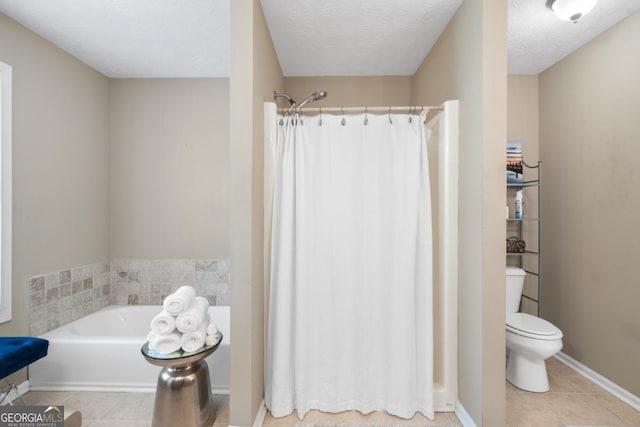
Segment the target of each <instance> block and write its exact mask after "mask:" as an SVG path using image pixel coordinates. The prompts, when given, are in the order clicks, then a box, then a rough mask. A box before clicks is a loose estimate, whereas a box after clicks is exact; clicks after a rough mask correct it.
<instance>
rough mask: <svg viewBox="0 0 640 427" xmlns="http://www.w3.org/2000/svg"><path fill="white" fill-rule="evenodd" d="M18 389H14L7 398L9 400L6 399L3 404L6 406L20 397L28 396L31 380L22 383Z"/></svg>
mask: <svg viewBox="0 0 640 427" xmlns="http://www.w3.org/2000/svg"><path fill="white" fill-rule="evenodd" d="M16 388H17V390H15V389H14V390H11V391H10V392H9V395H8V396H7V399H5V401H4V403H3V404H5V405H6V404H8V402H13V401H14V400H16V399H17V398H18V397H20V396H22V395H23V394H26V393H27V392H28V391H29V380H26V381H23V382H21V383H20V384H18V385H17V386H16Z"/></svg>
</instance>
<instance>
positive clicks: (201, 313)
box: [176, 297, 209, 333]
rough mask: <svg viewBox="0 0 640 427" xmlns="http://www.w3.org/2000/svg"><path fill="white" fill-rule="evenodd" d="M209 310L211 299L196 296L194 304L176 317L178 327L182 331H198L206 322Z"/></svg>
mask: <svg viewBox="0 0 640 427" xmlns="http://www.w3.org/2000/svg"><path fill="white" fill-rule="evenodd" d="M208 310H209V301H207V299H206V298H204V297H196V298H195V300H194V302H193V305H192V306H191V307H190V308H189V309H188V310H187V311H185V312H184V313H182V314H181V315H179V316H178V317H177V318H176V328H177V329H178V330H179V331H180V332H182V333H188V332H194V331H196V330H197V329H198V328H199V326H200V324H202V323H203V322H204V320H205V316H206V315H207V311H208ZM205 329H206V325H205Z"/></svg>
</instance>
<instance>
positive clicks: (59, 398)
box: [23, 391, 229, 427]
mask: <svg viewBox="0 0 640 427" xmlns="http://www.w3.org/2000/svg"><path fill="white" fill-rule="evenodd" d="M154 396H155V394H154V393H114V392H79V391H75V392H49V391H31V392H29V393H27V394H25V395H24V396H23V399H24V401H25V403H26V404H28V405H50V404H56V405H64V412H65V414H70V413H71V412H73V411H74V410H78V411H80V412H81V413H82V427H150V426H151V418H152V415H153V399H154ZM213 405H214V409H215V411H216V421H215V424H214V425H213V427H227V426H228V425H229V396H223V395H214V396H213ZM176 427H177V426H176Z"/></svg>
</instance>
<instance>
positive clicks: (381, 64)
mask: <svg viewBox="0 0 640 427" xmlns="http://www.w3.org/2000/svg"><path fill="white" fill-rule="evenodd" d="M230 1H233V0H0V12H3V13H5V14H6V15H8V16H10V17H11V18H13V19H15V20H16V21H18V22H20V23H21V24H23V25H24V26H26V27H27V28H29V29H31V30H32V31H34V32H36V33H38V34H40V35H41V36H43V37H44V38H46V39H48V40H50V41H51V42H52V43H54V44H55V45H57V46H58V47H60V48H61V49H63V50H65V51H67V52H69V53H70V54H71V55H73V56H75V57H77V58H78V59H80V60H81V61H83V62H85V63H87V64H89V65H90V66H92V67H93V68H95V69H96V70H98V71H100V72H101V73H103V74H104V75H106V76H108V77H140V78H142V77H146V78H150V77H228V76H229V4H230V3H229V2H230ZM467 1H476V0H467ZM461 3H462V0H401V1H391V0H315V1H312V0H262V5H263V8H264V12H265V17H266V19H267V24H268V26H269V30H270V32H271V35H272V38H273V41H274V45H275V47H276V51H277V54H278V59H279V61H280V65H281V66H282V69H283V72H284V74H285V75H287V76H348V75H411V74H413V73H414V72H415V71H416V69H417V68H418V66H419V65H420V63H421V62H422V60H423V59H424V57H425V56H426V54H427V53H428V52H429V50H430V49H431V48H432V47H433V44H434V43H435V42H436V40H437V38H438V37H439V35H440V33H441V32H442V30H443V29H444V28H445V27H446V25H447V23H448V22H449V20H450V19H451V17H452V16H453V15H454V14H455V11H456V10H457V8H458V7H459V6H460V4H461ZM545 3H546V0H509V73H511V74H537V73H539V72H541V71H543V70H545V69H546V68H548V67H550V66H551V65H553V64H554V63H556V62H557V61H559V60H561V59H562V58H564V57H565V56H566V55H568V54H569V53H571V52H573V51H574V50H575V49H577V48H579V47H580V46H582V45H583V44H585V43H587V42H588V41H590V40H592V39H593V38H594V37H596V36H597V35H598V34H600V33H602V32H603V31H605V30H607V29H608V28H610V27H612V26H613V25H615V24H616V23H617V22H619V21H620V20H622V19H623V18H625V17H627V16H629V15H631V14H632V13H634V12H636V11H639V10H640V0H599V2H598V4H597V5H596V7H595V8H594V9H593V11H592V12H591V13H589V14H588V15H586V16H585V17H584V18H582V19H581V20H580V22H578V23H577V24H572V23H570V22H565V21H560V20H558V19H557V18H556V17H555V15H554V14H553V13H552V12H551V11H550V10H549V9H547V8H546V7H545ZM634 54H635V52H634Z"/></svg>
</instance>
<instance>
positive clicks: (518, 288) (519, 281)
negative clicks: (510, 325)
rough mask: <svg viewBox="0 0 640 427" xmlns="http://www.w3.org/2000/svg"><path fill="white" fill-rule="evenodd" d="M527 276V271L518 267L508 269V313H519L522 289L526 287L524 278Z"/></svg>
mask: <svg viewBox="0 0 640 427" xmlns="http://www.w3.org/2000/svg"><path fill="white" fill-rule="evenodd" d="M526 275H527V273H525V271H524V270H523V269H521V268H518V267H507V274H506V276H507V283H506V285H507V297H506V305H507V313H517V312H518V309H519V308H520V297H521V296H522V287H523V286H524V278H525V276H526Z"/></svg>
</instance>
